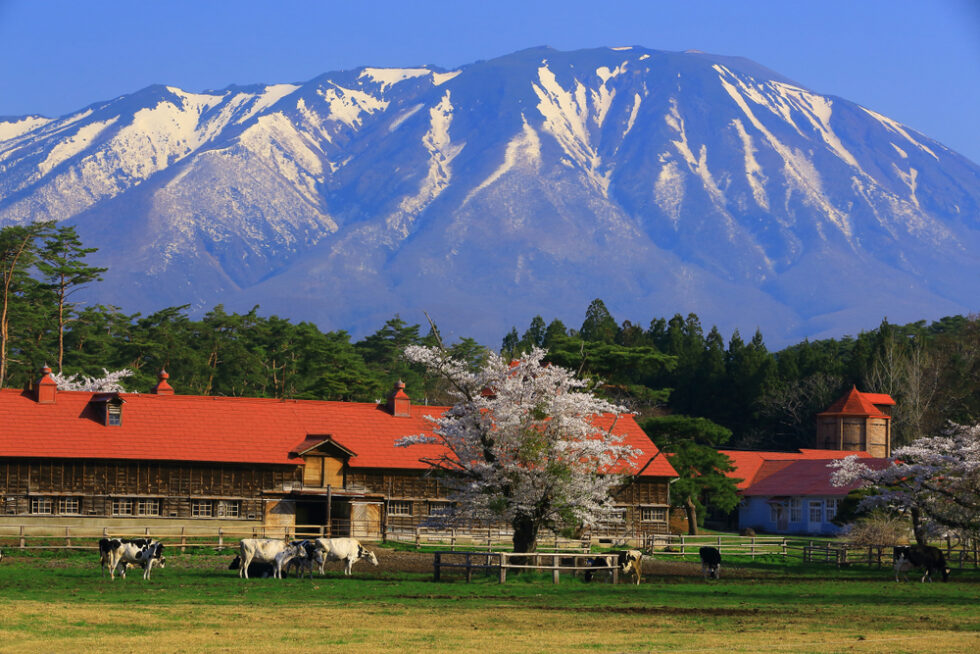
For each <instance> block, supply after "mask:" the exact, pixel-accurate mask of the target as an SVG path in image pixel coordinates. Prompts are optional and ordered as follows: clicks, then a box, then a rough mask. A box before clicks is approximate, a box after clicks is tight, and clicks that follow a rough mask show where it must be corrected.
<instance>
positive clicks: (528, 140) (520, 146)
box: [463, 114, 541, 205]
mask: <svg viewBox="0 0 980 654" xmlns="http://www.w3.org/2000/svg"><path fill="white" fill-rule="evenodd" d="M521 120H522V121H523V123H524V126H523V128H522V130H521V133H520V134H518V135H517V136H515V137H514V138H512V139H511V140H510V141H509V142H508V143H507V148H506V149H505V151H504V161H503V163H501V164H500V166H498V167H497V169H496V170H495V171H493V172H492V173H490V176H489V177H487V178H486V179H485V180H483V181H482V182H480V185H479V186H477V187H476V188H475V189H473V190H472V191H470V192H469V193H467V195H466V199H464V200H463V204H464V205H466V204H467V203H469V201H470V200H471V199H472V198H473V196H474V195H476V194H477V193H479V192H480V191H482V190H483V189H485V188H487V187H488V186H490V185H491V184H493V183H494V182H496V181H497V180H498V179H500V178H501V177H502V176H503V175H504V173H506V172H508V171H510V170H512V169H514V168H516V167H518V166H522V167H526V168H530V169H532V170H536V169H537V168H539V167H540V165H541V139H540V138H539V137H538V133H537V132H536V131H534V128H533V127H531V126H530V125H528V124H527V118H525V117H524V114H521Z"/></svg>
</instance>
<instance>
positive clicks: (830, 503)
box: [824, 497, 840, 522]
mask: <svg viewBox="0 0 980 654" xmlns="http://www.w3.org/2000/svg"><path fill="white" fill-rule="evenodd" d="M826 504H827V506H826V508H825V509H824V515H825V518H826V520H827V522H830V521H831V520H833V519H834V518H836V517H837V510H838V509H839V508H840V499H839V498H836V497H832V498H827V502H826Z"/></svg>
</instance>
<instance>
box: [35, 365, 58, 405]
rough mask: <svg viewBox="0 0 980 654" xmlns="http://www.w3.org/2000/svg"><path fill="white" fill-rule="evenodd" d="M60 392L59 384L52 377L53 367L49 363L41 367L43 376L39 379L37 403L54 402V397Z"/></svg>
mask: <svg viewBox="0 0 980 654" xmlns="http://www.w3.org/2000/svg"><path fill="white" fill-rule="evenodd" d="M57 394H58V384H56V383H55V381H54V380H53V379H51V368H49V367H48V364H44V366H42V367H41V378H40V379H39V380H37V403H38V404H54V397H55V395H57Z"/></svg>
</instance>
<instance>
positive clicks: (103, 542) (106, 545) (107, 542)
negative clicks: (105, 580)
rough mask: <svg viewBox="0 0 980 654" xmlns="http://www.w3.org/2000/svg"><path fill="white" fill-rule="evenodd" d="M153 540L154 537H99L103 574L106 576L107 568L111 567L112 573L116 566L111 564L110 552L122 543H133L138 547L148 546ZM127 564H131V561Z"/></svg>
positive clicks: (100, 563)
mask: <svg viewBox="0 0 980 654" xmlns="http://www.w3.org/2000/svg"><path fill="white" fill-rule="evenodd" d="M152 542H153V539H152V538H101V539H99V565H101V566H102V576H103V577H104V576H105V570H106V568H107V567H108V568H109V574H110V575H111V574H112V568H113V567H115V566H112V565H109V561H110V557H109V552H111V551H114V550H116V549H117V548H118V547H119V546H120V545H126V544H132V545H135V546H136V547H146V546H148V545H150V544H151V543H152ZM126 565H127V566H129V565H131V564H129V563H127V564H126Z"/></svg>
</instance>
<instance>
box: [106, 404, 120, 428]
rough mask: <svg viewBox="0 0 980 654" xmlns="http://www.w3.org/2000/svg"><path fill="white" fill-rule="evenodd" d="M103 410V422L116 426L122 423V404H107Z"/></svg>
mask: <svg viewBox="0 0 980 654" xmlns="http://www.w3.org/2000/svg"><path fill="white" fill-rule="evenodd" d="M105 410H106V417H105V424H107V425H109V426H110V427H118V426H119V425H121V424H122V405H119V404H107V405H106V408H105Z"/></svg>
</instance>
